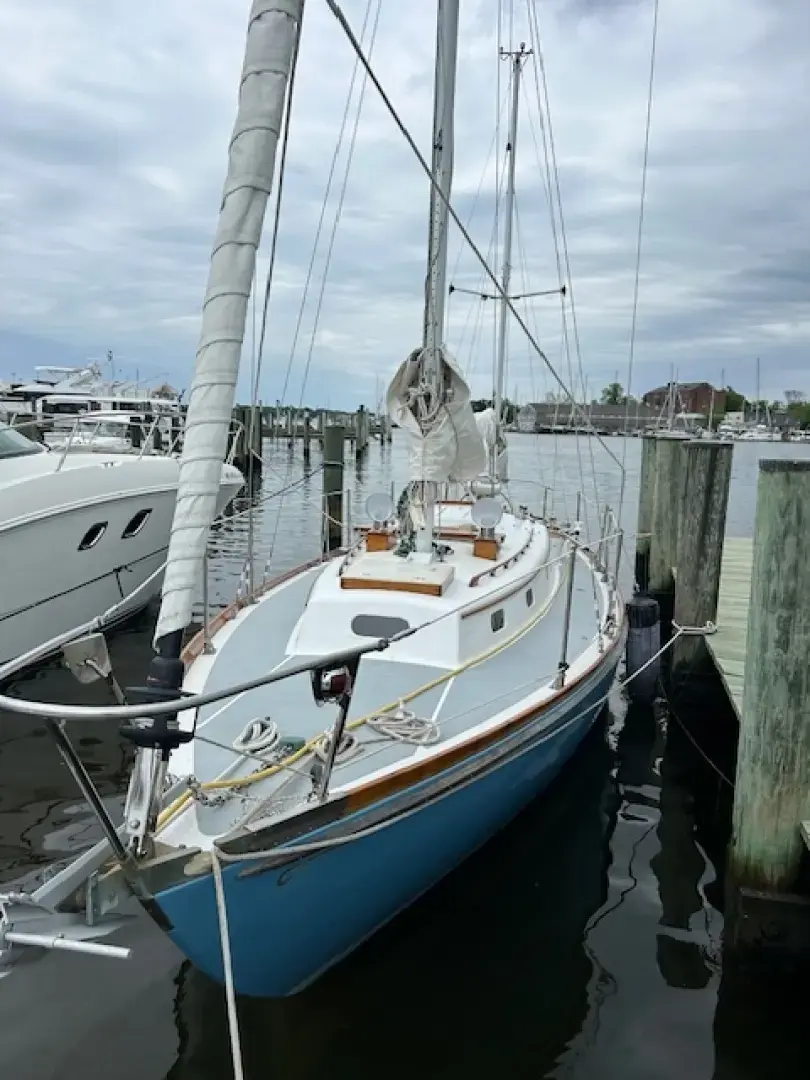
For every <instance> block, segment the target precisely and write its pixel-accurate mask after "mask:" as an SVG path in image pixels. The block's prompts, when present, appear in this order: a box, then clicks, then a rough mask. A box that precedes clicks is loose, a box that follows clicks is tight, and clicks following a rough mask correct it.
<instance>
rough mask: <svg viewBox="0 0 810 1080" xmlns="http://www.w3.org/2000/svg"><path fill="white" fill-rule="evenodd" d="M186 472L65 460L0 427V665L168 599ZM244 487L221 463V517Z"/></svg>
mask: <svg viewBox="0 0 810 1080" xmlns="http://www.w3.org/2000/svg"><path fill="white" fill-rule="evenodd" d="M179 472H180V465H179V462H178V460H177V459H176V458H174V457H170V456H162V457H161V456H157V455H144V456H142V457H137V456H133V455H131V454H125V453H113V452H101V451H100V452H98V453H94V454H67V453H64V452H62V453H60V452H57V451H54V450H49V449H48V448H47V447H45V446H42V445H41V444H39V443H35V442H32V441H31V440H29V439H28V438H26V437H25V436H24V435H22V434H21V433H20V432H19V431H16V430H14V429H13V428H10V427H6V426H5V425H3V426H0V565H1V566H2V567H3V576H2V585H0V663H5V662H6V661H8V660H11V659H12V658H14V657H17V656H20V655H22V654H24V653H27V652H28V651H29V650H32V649H35V648H38V647H39V646H40V645H42V644H43V643H45V642H46V641H48V640H49V639H51V638H54V637H56V636H57V635H59V634H62V633H65V632H67V631H68V630H70V629H72V628H73V627H74V626H79V625H81V624H83V623H85V622H87V621H89V620H90V619H92V618H94V617H95V616H97V615H99V614H100V613H102V612H104V611H106V610H107V609H108V608H110V607H111V606H113V605H114V604H116V603H120V604H121V608H120V612H119V617H120V618H124V617H128V616H130V615H132V614H134V612H136V611H137V610H139V609H140V608H142V607H144V606H145V605H146V604H147V603H148V602H149V600H150V599H151V598H152V597H153V596H154V595H156V594H157V593H158V592H159V591H160V585H161V580H162V575H161V574H159V573H157V571H159V569H160V567H161V566H162V564H163V562H164V561H165V558H166V551H167V548H168V544H169V531H170V528H171V522H172V515H173V513H174V505H175V500H176V496H177V483H178V477H179ZM242 483H243V479H242V474H241V473H240V472H239V470H238V469H236V468H234V467H233V466H232V465H223V467H222V478H221V482H220V491H219V496H218V499H217V511H218V512H219V511H221V510H222V509H223V508H224V507H225V506H226V505H227V504H228V503H229V502H230V501H231V499H232V498H233V497H234V495H236V493H237V492H238V491H239V489H240V487H241V486H242ZM153 575H156V576H153ZM150 577H151V578H152V580H151V581H149V583H148V585H146V584H145V583H146V582H147V581H148V579H149V578H150ZM129 597H131V602H129V603H128V602H127V598H129Z"/></svg>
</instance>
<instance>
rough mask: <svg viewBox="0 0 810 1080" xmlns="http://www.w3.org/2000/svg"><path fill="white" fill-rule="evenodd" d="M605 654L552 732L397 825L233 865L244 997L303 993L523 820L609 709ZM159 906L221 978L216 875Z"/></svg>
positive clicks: (232, 927) (230, 880) (201, 962)
mask: <svg viewBox="0 0 810 1080" xmlns="http://www.w3.org/2000/svg"><path fill="white" fill-rule="evenodd" d="M614 651H615V650H614ZM605 659H606V661H607V662H606V663H605V665H604V666H603V667H601V669H600V670H599V671H598V672H597V673H594V675H592V677H591V679H590V680H589V681H588V683H587V684H586V685H585V686H583V688H582V690H581V691H580V690H578V691H577V692H574V693H572V695H571V700H570V701H568V702H567V703H566V705H565V712H564V713H562V714H561V715H560V716H559V718H558V720H557V721H556V722H555V723H554V725H553V727H551V729H550V730H545V731H543V730H540V729H539V723H538V731H537V733H536V736H535V737H534V738H530V739H528V740H526V738H525V733H524V735H523V739H524V740H525V741H524V742H522V744H521V746H519V747H518V748H517V749H516V750H515V751H513V752H511V753H510V754H509V755H508V756H504V758H503V760H501V761H500V762H498V763H496V764H494V765H491V766H488V767H487V768H485V769H484V770H483V771H482V772H481V773H480V774H479V775H477V776H475V777H474V778H473V779H470V780H468V781H467V782H465V783H464V784H463V785H461V786H458V787H455V788H454V789H453V790H452V791H450V792H448V793H447V794H444V795H442V796H441V797H439V798H437V799H435V800H434V801H432V802H426V803H425V805H423V806H421V807H420V808H419V809H417V810H415V811H413V812H411V813H410V814H408V815H407V816H403V817H401V818H399V819H398V820H396V821H395V822H394V823H392V824H391V825H390V826H388V827H385V828H382V829H380V830H379V831H377V832H374V833H371V834H370V835H366V836H364V837H363V838H361V839H358V840H354V841H350V842H349V843H345V844H341V845H339V846H336V847H332V848H329V849H325V850H322V851H320V852H318V853H317V854H315V855H309V856H306V857H303V858H300V859H299V860H298V861H296V862H292V863H289V864H288V865H286V866H275V867H272V868H266V869H265V868H262V869H261V870H260V871H258V867H257V864H256V863H250V862H247V863H239V864H234V863H230V864H227V866H224V867H223V884H224V889H225V898H226V906H227V913H228V923H229V931H230V945H231V955H232V963H233V976H234V983H235V986H236V989H237V991H238V992H239V993H242V994H248V995H254V996H259V997H285V996H288V995H290V994H294V993H296V992H297V991H299V990H301V989H303V988H304V987H305V986H306V985H307V984H308V983H311V982H312V981H313V980H315V979H316V978H318V976H319V975H321V974H322V973H323V972H324V971H326V970H327V969H328V968H330V967H331V966H332V965H333V964H335V963H337V962H338V961H339V960H341V959H342V958H343V957H344V956H346V955H348V954H349V953H350V952H352V951H353V950H354V949H355V948H357V946H358V945H360V944H361V943H362V942H363V941H364V940H366V939H367V938H368V937H370V936H371V935H372V934H373V933H374V932H375V931H376V930H377V929H379V928H380V927H381V926H383V925H384V924H385V923H386V922H388V921H389V920H390V919H392V918H393V917H394V916H395V915H396V914H397V913H398V912H400V911H402V910H403V909H404V908H405V907H407V906H408V905H409V904H411V903H412V902H413V901H414V900H416V899H417V898H418V897H419V896H420V895H421V894H422V893H424V892H426V891H427V890H428V889H429V888H431V886H433V885H434V884H436V882H438V881H439V880H440V879H441V878H442V877H444V876H445V875H446V874H447V873H448V872H449V871H451V870H452V869H453V868H454V867H456V866H458V864H459V863H461V862H462V861H463V860H464V859H465V858H466V857H467V856H468V855H470V854H471V853H472V852H473V851H475V850H476V848H478V847H480V846H481V845H482V844H484V843H486V841H487V840H489V839H490V837H492V836H493V834H495V833H496V832H497V831H498V830H499V829H501V828H502V827H503V826H505V825H506V824H507V823H508V822H509V821H510V820H511V819H512V818H513V817H515V815H516V814H518V813H519V812H520V810H522V809H523V807H525V806H526V805H527V804H528V803H529V802H531V800H532V799H534V798H535V797H536V796H537V795H538V794H539V793H541V792H542V791H543V790H544V789H545V788H546V787H547V786H548V785H549V783H550V782H551V781H552V780H553V779H554V777H555V776H556V775H557V774H558V773H559V771H560V769H561V768H562V766H563V765H564V764H565V762H566V761H567V760H568V759H569V758H570V756H571V755H572V754H573V753H574V751H575V750H576V748H577V747H578V746H579V744H580V743H581V742H582V740H583V738H584V737H585V735H586V734H587V732H588V730H589V729H590V727H591V726H592V724H593V722H594V720H595V719H596V717H597V715H598V714H599V712H600V711H601V708H602V705H603V702H604V698H605V696H606V694H607V693H608V691H609V689H610V686H611V684H612V682H613V679H614V677H615V670H616V665H617V663H618V653H616V655H615V656H614V657H612V658H611V659H610V660H608V659H607V658H605ZM378 805H379V804H378ZM359 827H361V828H362V823H359ZM328 835H329V833H328V830H327V831H325V832H323V833H319V834H318V837H319V838H320V837H321V836H328ZM309 839H311V837H302V838H301V842H305V841H307V840H309ZM257 871H258V872H257ZM157 900H158V903H159V904H160V906H161V908H162V909H163V911H164V912H165V914H166V915H167V917H168V919H169V920H170V922H171V924H172V926H173V930H172V931H171V934H170V936H171V937H172V940H173V941H174V942H175V943H176V944H177V945H178V946H179V948H180V949H182V951H183V952H184V953H185V954H186V955H187V956H188V957H189V958H190V959H191V960H192V961H193V963H194V964H196V965H197V967H199V968H200V969H202V970H203V971H204V972H205V973H206V974H208V975H209V976H211V977H212V978H214V979H217V980H219V981H222V979H223V967H222V953H221V947H220V935H219V923H218V919H217V910H216V900H215V891H214V883H213V878H212V876H211V875H210V874H209V875H206V876H204V877H199V878H194V879H192V880H190V881H188V882H184V883H183V884H181V885H176V886H173V887H171V888H169V889H166V890H165V891H163V892H160V893H158V895H157Z"/></svg>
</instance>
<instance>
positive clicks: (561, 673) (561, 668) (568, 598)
mask: <svg viewBox="0 0 810 1080" xmlns="http://www.w3.org/2000/svg"><path fill="white" fill-rule="evenodd" d="M576 561H577V541H576V537H574V536H572V537H571V562H570V566H569V569H568V582H567V584H566V589H565V615H564V616H563V635H562V648H561V649H560V662H559V664H558V665H557V679H556V683H555V685H556V687H557V689H558V690H559V689H560V687H562V686H564V685H565V673H566V671H567V670H568V635H569V632H570V629H571V605H572V602H573V598H574V571H575V569H576Z"/></svg>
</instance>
